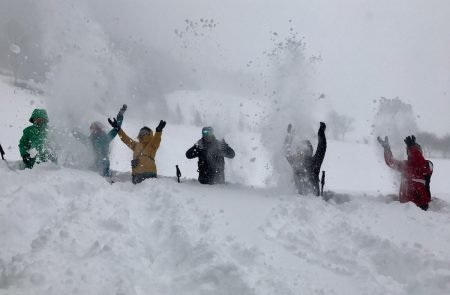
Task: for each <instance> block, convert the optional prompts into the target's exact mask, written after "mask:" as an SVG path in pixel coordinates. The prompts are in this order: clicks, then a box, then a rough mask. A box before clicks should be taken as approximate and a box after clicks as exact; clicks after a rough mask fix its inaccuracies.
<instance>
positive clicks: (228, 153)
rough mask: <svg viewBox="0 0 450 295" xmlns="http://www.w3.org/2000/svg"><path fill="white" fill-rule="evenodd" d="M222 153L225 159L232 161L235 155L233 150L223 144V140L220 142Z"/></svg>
mask: <svg viewBox="0 0 450 295" xmlns="http://www.w3.org/2000/svg"><path fill="white" fill-rule="evenodd" d="M222 152H223V156H224V157H225V158H230V159H233V158H234V156H235V155H236V154H235V152H234V150H233V149H232V148H231V147H230V146H229V145H228V144H227V143H226V142H225V140H222Z"/></svg>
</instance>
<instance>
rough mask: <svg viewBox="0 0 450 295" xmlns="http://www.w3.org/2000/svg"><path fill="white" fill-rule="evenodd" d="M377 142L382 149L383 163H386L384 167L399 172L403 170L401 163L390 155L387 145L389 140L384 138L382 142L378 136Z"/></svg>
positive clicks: (389, 148)
mask: <svg viewBox="0 0 450 295" xmlns="http://www.w3.org/2000/svg"><path fill="white" fill-rule="evenodd" d="M377 140H378V142H379V143H380V145H381V146H382V147H383V149H384V161H385V162H386V165H388V166H389V167H391V168H392V169H394V170H397V171H400V172H401V171H402V169H403V161H399V160H396V159H395V158H394V156H393V155H392V151H391V146H390V145H389V138H388V137H387V136H386V137H385V138H384V140H382V139H381V138H380V137H379V136H378V137H377Z"/></svg>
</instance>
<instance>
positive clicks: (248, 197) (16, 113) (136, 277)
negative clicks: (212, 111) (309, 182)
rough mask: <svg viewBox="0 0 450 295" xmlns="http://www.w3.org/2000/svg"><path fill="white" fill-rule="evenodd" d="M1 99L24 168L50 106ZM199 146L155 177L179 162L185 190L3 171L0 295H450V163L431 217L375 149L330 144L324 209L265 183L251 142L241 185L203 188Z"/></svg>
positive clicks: (243, 155) (246, 138)
mask: <svg viewBox="0 0 450 295" xmlns="http://www.w3.org/2000/svg"><path fill="white" fill-rule="evenodd" d="M0 93H1V94H2V98H1V99H2V106H3V105H7V106H8V108H4V107H2V108H1V109H0V128H1V130H2V133H1V138H0V140H1V143H2V145H3V147H4V148H5V151H6V152H7V154H6V157H7V159H9V160H15V159H18V158H19V155H18V152H17V143H18V139H19V138H20V136H21V130H22V128H23V127H24V126H27V125H28V117H29V115H30V114H31V111H32V109H33V108H35V107H36V106H37V105H39V106H40V105H44V104H43V101H45V98H44V97H36V96H34V95H32V94H30V93H28V92H25V91H21V90H17V89H14V88H12V87H10V86H8V85H7V84H6V83H4V82H1V81H0ZM174 95H175V94H174ZM30 102H33V103H30ZM49 116H50V122H51V118H52V114H51V113H50V114H49ZM141 123H142V122H137V121H133V118H132V116H131V115H129V113H127V114H125V121H124V126H123V128H124V130H125V131H127V132H128V133H129V134H130V135H131V136H132V135H133V134H136V133H137V132H138V130H139V128H140V127H141ZM156 123H157V120H154V123H153V124H152V125H151V126H156ZM199 136H200V127H196V126H191V125H176V124H171V123H170V122H168V125H167V128H166V129H165V130H164V135H163V141H162V144H161V147H160V150H159V151H158V154H157V157H156V160H157V164H158V169H159V173H160V174H162V175H174V174H175V165H176V164H179V165H180V167H181V169H182V172H183V175H184V177H185V178H184V179H183V183H181V184H178V183H177V182H176V181H175V179H174V178H169V177H167V178H165V177H162V178H158V179H151V180H147V181H145V182H143V183H142V184H140V185H133V184H131V183H129V182H116V183H114V184H112V185H111V184H109V183H108V182H107V181H105V179H103V178H102V177H100V176H99V175H97V174H95V173H94V172H90V171H83V170H77V169H71V168H65V167H58V166H55V165H53V164H43V165H39V166H37V167H36V168H35V169H33V170H24V171H16V172H13V171H11V170H9V169H8V168H7V167H6V163H4V162H1V163H0V175H1V177H0V187H1V190H0V236H1V240H2V242H1V244H0V294H8V295H9V294H136V295H141V294H188V295H189V294H287V295H289V294H355V295H356V294H358V295H360V294H449V293H450V248H449V247H448V245H449V243H450V229H449V227H448V224H450V206H449V203H448V201H450V187H449V185H450V184H449V183H448V180H447V175H446V174H445V173H446V171H449V169H450V161H448V160H439V159H433V162H434V164H435V173H434V176H433V178H432V191H433V195H434V196H436V197H438V198H439V199H440V200H439V201H436V202H435V203H433V204H432V206H431V210H429V211H428V212H424V211H422V210H420V209H418V208H417V207H416V206H414V205H413V204H400V203H398V202H392V201H391V200H390V199H389V197H388V196H387V194H395V193H396V192H397V189H398V184H396V183H395V179H396V177H395V173H393V172H392V171H391V170H389V168H387V167H386V166H385V164H384V163H383V160H382V154H381V151H380V150H379V147H378V146H375V145H372V144H368V145H367V144H356V143H348V142H334V141H330V142H329V145H328V152H327V156H326V158H325V162H324V166H323V170H326V171H327V184H326V189H327V190H332V191H334V192H336V196H335V197H334V198H333V199H331V200H329V201H328V202H326V201H324V200H322V199H320V198H316V197H314V196H299V195H297V194H295V192H294V189H293V187H277V186H273V185H272V186H268V185H265V183H266V178H267V177H268V176H269V175H270V173H271V171H270V169H269V171H267V170H265V169H261V167H264V166H265V165H266V164H267V163H268V164H269V166H270V161H269V160H266V159H268V158H270V157H269V155H270V153H271V152H270V151H269V150H267V149H266V148H265V147H264V146H263V145H262V144H261V139H260V138H259V137H258V134H257V133H256V132H252V131H243V132H238V131H233V132H230V133H227V134H225V135H224V137H225V138H226V140H227V142H229V143H230V145H231V146H232V147H234V148H235V149H236V151H237V156H236V158H235V159H233V160H227V162H226V165H227V166H226V167H227V168H226V169H227V179H228V180H229V181H230V182H231V183H229V184H227V185H217V186H204V185H200V184H198V183H197V182H196V181H195V180H193V179H192V178H194V177H195V175H196V161H192V160H187V159H185V157H184V152H185V151H186V150H187V148H189V147H190V146H191V145H193V144H194V143H195V141H196V140H198V138H199ZM252 138H253V140H252ZM250 142H252V144H250ZM255 146H257V147H258V148H257V149H256V150H254V149H253V147H255ZM396 156H400V155H399V154H396ZM253 158H255V160H254V161H251V160H252V159H253ZM111 160H112V161H111V162H112V163H113V165H114V168H115V169H117V170H121V171H129V160H131V152H130V151H129V150H127V148H126V147H125V146H124V145H123V144H122V143H121V142H120V141H119V140H115V141H114V146H113V153H112V155H111ZM258 165H260V166H258ZM241 167H242V168H241ZM261 170H263V172H261Z"/></svg>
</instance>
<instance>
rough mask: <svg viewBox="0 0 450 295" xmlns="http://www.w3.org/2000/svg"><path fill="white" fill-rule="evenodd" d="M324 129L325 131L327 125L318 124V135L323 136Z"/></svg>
mask: <svg viewBox="0 0 450 295" xmlns="http://www.w3.org/2000/svg"><path fill="white" fill-rule="evenodd" d="M325 129H327V125H326V124H325V123H324V122H320V127H319V132H318V133H319V134H325Z"/></svg>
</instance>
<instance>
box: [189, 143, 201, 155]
mask: <svg viewBox="0 0 450 295" xmlns="http://www.w3.org/2000/svg"><path fill="white" fill-rule="evenodd" d="M199 154H200V148H199V146H198V144H197V143H196V144H194V146H193V147H191V148H190V149H188V150H187V152H186V158H188V159H193V158H197V157H198V155H199Z"/></svg>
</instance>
